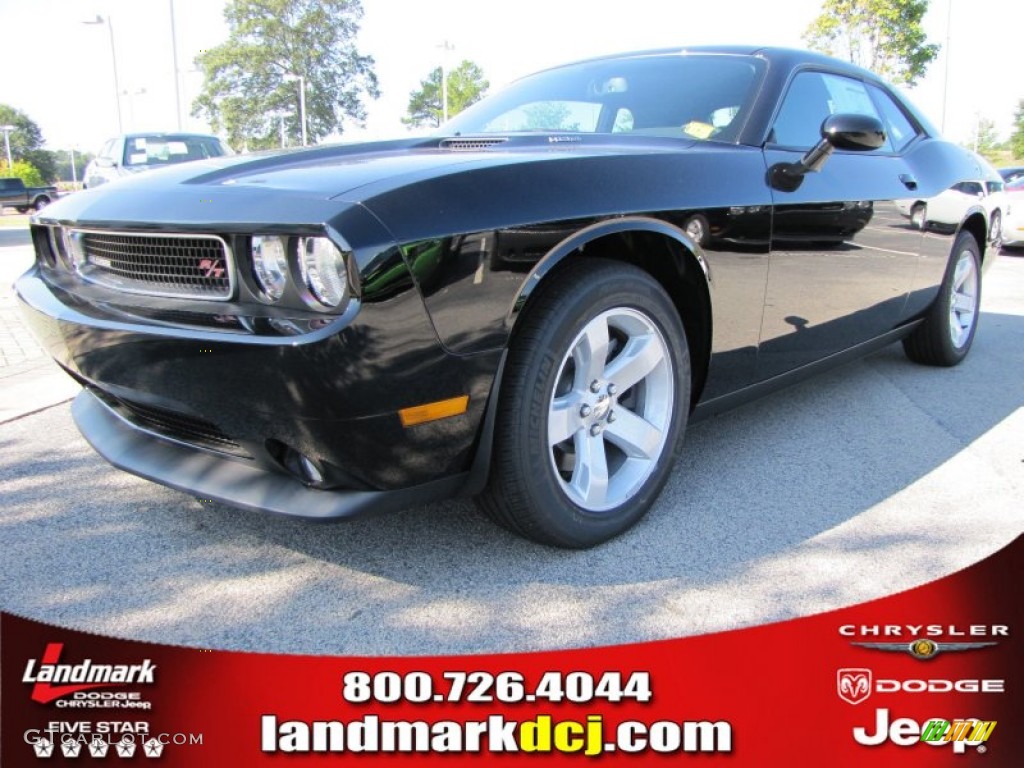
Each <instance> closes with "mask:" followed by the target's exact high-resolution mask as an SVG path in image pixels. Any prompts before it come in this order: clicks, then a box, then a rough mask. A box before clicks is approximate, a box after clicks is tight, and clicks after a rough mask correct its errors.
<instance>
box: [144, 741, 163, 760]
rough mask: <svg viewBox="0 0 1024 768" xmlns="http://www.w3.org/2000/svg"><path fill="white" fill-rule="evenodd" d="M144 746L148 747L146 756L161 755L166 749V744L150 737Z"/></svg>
mask: <svg viewBox="0 0 1024 768" xmlns="http://www.w3.org/2000/svg"><path fill="white" fill-rule="evenodd" d="M143 746H144V747H145V748H146V757H160V755H161V754H163V751H164V745H163V744H161V743H160V742H159V741H157V740H156V739H150V740H149V741H147V742H146V743H145V744H143Z"/></svg>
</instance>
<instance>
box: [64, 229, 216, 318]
mask: <svg viewBox="0 0 1024 768" xmlns="http://www.w3.org/2000/svg"><path fill="white" fill-rule="evenodd" d="M69 234H70V240H71V247H72V249H73V250H79V251H80V253H79V254H78V255H79V264H80V266H79V272H80V273H81V275H82V277H84V278H85V279H87V280H89V281H91V282H94V283H97V284H99V285H103V286H106V287H108V288H116V289H118V290H120V291H126V292H128V293H142V294H147V295H150V296H166V297H171V298H182V299H215V300H219V301H225V300H227V299H230V298H231V296H232V294H233V292H234V264H233V262H232V258H231V249H229V248H228V246H227V243H225V242H224V240H222V239H221V238H219V237H216V236H214V235H156V234H144V233H124V232H96V231H78V230H72V231H71V232H70V233H69Z"/></svg>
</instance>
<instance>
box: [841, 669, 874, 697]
mask: <svg viewBox="0 0 1024 768" xmlns="http://www.w3.org/2000/svg"><path fill="white" fill-rule="evenodd" d="M836 693H838V694H839V698H840V699H842V700H843V701H845V702H848V703H850V704H860V703H861V702H862V701H864V700H865V699H867V697H868V696H870V695H871V670H870V669H840V670H838V671H837V672H836Z"/></svg>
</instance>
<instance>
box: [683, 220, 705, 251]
mask: <svg viewBox="0 0 1024 768" xmlns="http://www.w3.org/2000/svg"><path fill="white" fill-rule="evenodd" d="M683 230H684V231H685V232H686V234H688V235H689V236H690V239H691V240H693V242H695V243H696V244H697V245H699V246H702V247H703V246H705V245H707V244H708V232H709V230H710V227H709V225H708V220H707V218H706V217H705V216H704V215H703V214H700V213H695V214H694V215H693V216H691V217H690V218H688V219H687V220H686V223H685V224H684V225H683Z"/></svg>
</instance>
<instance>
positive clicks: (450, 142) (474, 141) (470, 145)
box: [438, 136, 508, 152]
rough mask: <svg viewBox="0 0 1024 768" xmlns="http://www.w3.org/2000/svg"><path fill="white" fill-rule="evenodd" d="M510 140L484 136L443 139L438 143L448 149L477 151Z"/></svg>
mask: <svg viewBox="0 0 1024 768" xmlns="http://www.w3.org/2000/svg"><path fill="white" fill-rule="evenodd" d="M506 141H508V138H507V137H504V136H503V137H501V138H494V139H482V138H467V139H442V140H441V143H440V144H439V145H438V147H439V148H440V149H448V150H451V151H452V152H475V151H477V150H480V149H490V148H491V147H496V146H499V145H501V144H504V143H505V142H506Z"/></svg>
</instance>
